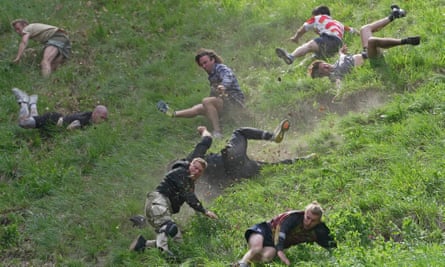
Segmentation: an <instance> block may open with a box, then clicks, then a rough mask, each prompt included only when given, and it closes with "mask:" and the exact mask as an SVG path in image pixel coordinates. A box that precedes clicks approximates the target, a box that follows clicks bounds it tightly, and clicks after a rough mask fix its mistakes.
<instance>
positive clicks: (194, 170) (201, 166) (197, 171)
mask: <svg viewBox="0 0 445 267" xmlns="http://www.w3.org/2000/svg"><path fill="white" fill-rule="evenodd" d="M206 168H207V161H205V159H203V158H199V157H198V158H194V159H193V160H192V162H190V165H189V172H190V176H191V178H192V180H193V181H195V180H197V179H198V178H199V177H200V176H201V175H202V174H203V173H204V170H205V169H206Z"/></svg>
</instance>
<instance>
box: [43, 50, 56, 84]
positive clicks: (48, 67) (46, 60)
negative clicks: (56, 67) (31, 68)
mask: <svg viewBox="0 0 445 267" xmlns="http://www.w3.org/2000/svg"><path fill="white" fill-rule="evenodd" d="M58 55H59V49H58V48H57V47H55V46H51V45H50V46H47V47H46V48H45V50H44V51H43V58H42V62H41V63H40V66H41V69H42V75H43V76H44V77H48V76H49V75H51V72H52V62H53V61H54V59H56V57H57V56H58Z"/></svg>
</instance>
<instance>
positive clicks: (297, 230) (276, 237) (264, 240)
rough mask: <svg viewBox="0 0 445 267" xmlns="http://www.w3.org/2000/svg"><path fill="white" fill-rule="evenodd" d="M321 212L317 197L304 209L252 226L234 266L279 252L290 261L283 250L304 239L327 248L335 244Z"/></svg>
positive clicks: (269, 258)
mask: <svg viewBox="0 0 445 267" xmlns="http://www.w3.org/2000/svg"><path fill="white" fill-rule="evenodd" d="M322 216H323V209H322V208H321V206H320V204H319V203H318V202H317V201H313V202H312V203H310V204H309V205H307V206H306V208H305V209H304V211H303V210H293V211H287V212H284V213H281V214H279V215H277V216H275V217H274V218H272V219H271V220H270V221H267V222H262V223H259V224H256V225H254V226H252V227H250V228H249V229H247V230H246V232H245V234H244V236H245V238H246V241H247V243H248V245H249V250H248V251H247V252H246V254H244V256H243V258H242V259H241V260H240V261H239V262H237V263H235V264H234V265H233V266H239V267H249V266H250V263H265V262H270V261H272V260H273V259H274V258H275V257H276V256H278V257H279V258H280V260H281V261H282V262H283V263H284V264H286V265H290V264H291V263H290V261H289V259H288V258H287V256H286V254H285V253H284V251H285V249H288V248H290V247H292V246H295V245H298V244H301V243H313V242H315V243H317V244H318V245H320V246H322V247H323V248H326V249H333V248H336V247H337V242H336V241H335V240H334V238H333V236H332V235H331V233H330V230H329V228H328V227H327V226H326V224H325V223H324V222H322V221H321V217H322Z"/></svg>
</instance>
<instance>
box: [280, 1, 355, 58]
mask: <svg viewBox="0 0 445 267" xmlns="http://www.w3.org/2000/svg"><path fill="white" fill-rule="evenodd" d="M311 30H314V31H315V32H316V33H317V34H318V35H319V37H317V38H315V39H313V40H311V41H309V42H306V43H304V44H303V45H301V46H299V47H297V48H296V49H295V50H294V51H293V52H292V53H290V54H289V53H288V52H286V50H284V49H282V48H276V49H275V52H276V54H277V56H278V57H280V58H281V59H283V60H284V62H286V63H287V64H289V65H290V64H292V63H293V62H294V60H295V59H296V58H298V57H302V56H304V55H306V54H307V53H310V52H312V53H314V56H315V57H316V58H320V59H325V58H328V57H332V56H334V55H335V54H336V53H337V52H338V50H339V49H340V48H341V47H342V45H343V35H344V32H345V30H346V31H348V32H351V33H356V31H355V30H354V28H351V27H349V26H344V25H343V24H342V23H341V22H339V21H337V20H334V19H333V18H332V17H331V11H330V10H329V8H328V7H327V6H318V7H316V8H315V9H314V10H312V17H311V18H309V19H308V20H306V22H305V23H304V24H303V25H302V26H301V27H300V28H299V29H298V30H297V32H296V33H295V34H294V35H293V36H292V37H291V38H290V40H291V41H292V42H295V43H298V41H299V40H300V38H301V37H302V36H303V35H304V34H305V33H306V32H308V31H311Z"/></svg>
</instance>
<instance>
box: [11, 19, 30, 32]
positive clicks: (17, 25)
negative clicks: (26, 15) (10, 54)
mask: <svg viewBox="0 0 445 267" xmlns="http://www.w3.org/2000/svg"><path fill="white" fill-rule="evenodd" d="M28 24H29V23H28V21H27V20H24V19H15V20H13V21H12V22H11V26H12V28H14V31H15V32H16V33H18V34H20V35H23V28H25V27H26V26H27V25H28Z"/></svg>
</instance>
